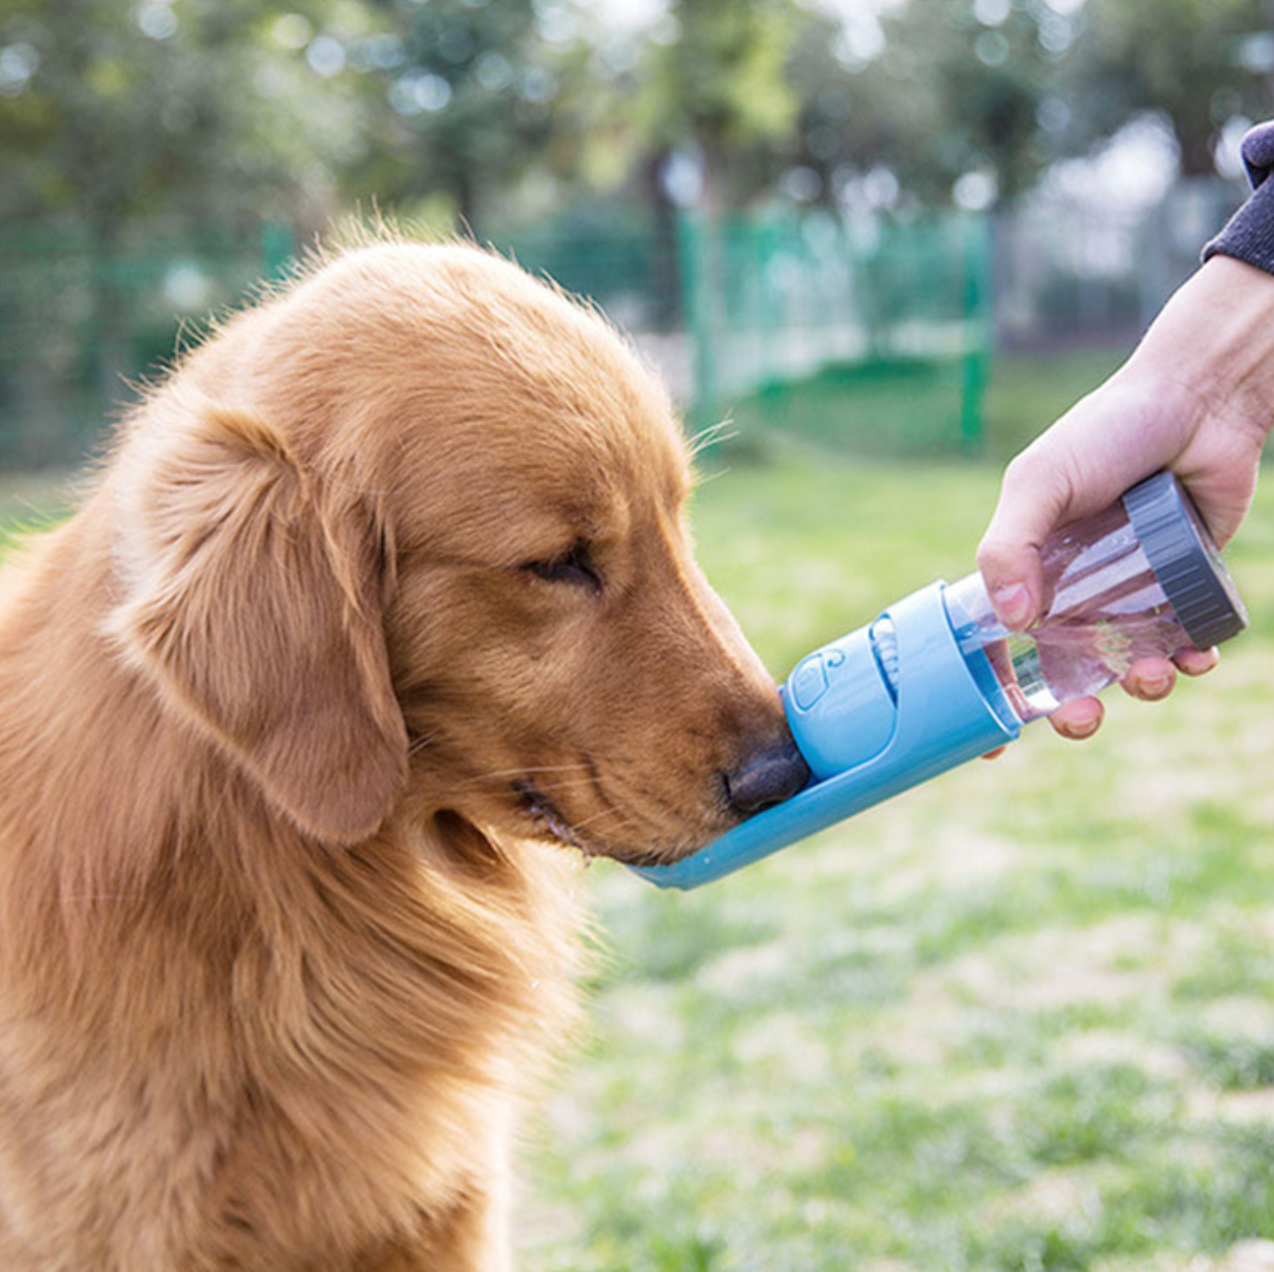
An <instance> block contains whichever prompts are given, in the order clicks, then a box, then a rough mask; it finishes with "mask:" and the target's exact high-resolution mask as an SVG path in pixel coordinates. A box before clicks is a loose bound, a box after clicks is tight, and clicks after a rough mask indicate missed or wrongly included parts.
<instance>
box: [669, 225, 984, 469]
mask: <svg viewBox="0 0 1274 1272" xmlns="http://www.w3.org/2000/svg"><path fill="white" fill-rule="evenodd" d="M681 259H682V265H683V289H684V295H685V310H686V314H687V319H688V327H689V330H690V333H691V336H692V340H693V356H694V383H695V394H694V413H695V415H696V416H697V417H699V418H700V419H702V420H705V421H710V420H711V419H713V418H715V417H717V416H719V415H721V414H722V413H725V412H729V413H731V414H733V415H735V416H736V417H738V418H740V420H741V421H743V422H746V423H749V424H751V423H753V422H754V421H759V422H761V423H762V424H764V425H765V426H766V427H769V428H783V429H794V430H798V431H801V432H804V433H808V434H814V435H816V436H818V437H819V438H820V439H821V440H823V441H825V442H831V443H848V444H851V445H853V446H855V447H857V448H860V449H861V448H868V449H884V450H892V451H898V450H910V449H919V448H924V449H934V448H961V449H971V448H973V447H976V445H977V444H978V442H979V441H980V438H981V432H982V390H983V386H984V384H985V381H986V373H987V366H988V361H989V356H990V347H991V323H990V313H989V304H990V295H991V289H990V260H991V254H990V241H989V235H988V230H987V223H986V221H985V220H984V219H983V218H978V217H970V216H949V217H944V218H939V219H929V220H925V221H917V222H913V223H903V224H899V223H894V222H888V221H882V220H879V219H872V220H870V221H861V222H855V221H848V220H844V219H841V218H838V217H834V216H831V215H823V214H817V213H811V214H807V215H805V216H804V217H801V218H796V217H790V218H774V219H768V220H767V219H755V218H753V219H749V220H735V221H727V222H725V223H723V224H721V225H716V226H714V225H712V224H711V223H709V222H707V221H704V220H702V219H687V220H686V221H684V222H683V225H682V253H681Z"/></svg>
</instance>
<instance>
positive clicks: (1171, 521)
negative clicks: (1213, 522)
mask: <svg viewBox="0 0 1274 1272" xmlns="http://www.w3.org/2000/svg"><path fill="white" fill-rule="evenodd" d="M1124 511H1125V512H1127V514H1128V520H1129V521H1130V522H1131V523H1132V529H1133V533H1134V534H1135V535H1136V536H1137V540H1138V542H1139V543H1140V544H1141V550H1142V551H1143V552H1144V553H1145V554H1146V560H1147V561H1148V562H1149V563H1150V568H1151V569H1152V570H1153V571H1154V572H1155V577H1156V578H1157V579H1158V580H1159V585H1160V586H1161V587H1162V588H1163V590H1164V594H1165V595H1166V596H1167V598H1168V600H1169V602H1170V603H1171V605H1172V608H1173V612H1174V613H1175V614H1176V616H1177V621H1178V622H1179V623H1180V624H1181V626H1182V627H1184V628H1185V631H1186V635H1187V636H1189V637H1190V639H1191V640H1192V641H1193V642H1194V644H1195V647H1196V648H1198V649H1211V648H1212V646H1213V645H1219V644H1220V643H1221V642H1222V641H1223V640H1229V639H1230V637H1231V636H1237V635H1238V634H1239V633H1240V632H1241V631H1242V630H1243V629H1244V628H1245V627H1246V626H1247V622H1248V619H1247V610H1246V609H1245V608H1244V605H1243V600H1242V598H1241V597H1240V596H1239V592H1238V589H1237V588H1236V587H1235V586H1234V580H1233V579H1232V578H1231V577H1230V572H1229V571H1228V570H1227V569H1226V568H1225V562H1224V561H1222V560H1221V553H1220V551H1219V549H1218V548H1217V546H1216V543H1215V542H1214V541H1213V539H1212V535H1211V534H1210V533H1209V532H1208V528H1207V526H1206V525H1204V523H1203V518H1202V517H1201V516H1200V515H1199V510H1198V509H1197V508H1196V507H1195V506H1194V503H1193V501H1192V500H1191V498H1190V496H1189V495H1187V494H1186V492H1185V490H1184V489H1182V486H1181V483H1180V482H1179V481H1178V480H1177V479H1176V477H1175V476H1174V475H1173V474H1172V473H1168V472H1163V473H1156V474H1155V475H1154V476H1153V477H1147V478H1146V480H1145V481H1143V482H1140V483H1139V484H1137V485H1136V486H1134V487H1133V488H1132V489H1131V490H1129V491H1126V492H1125V494H1124Z"/></svg>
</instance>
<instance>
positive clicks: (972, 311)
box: [960, 216, 991, 451]
mask: <svg viewBox="0 0 1274 1272" xmlns="http://www.w3.org/2000/svg"><path fill="white" fill-rule="evenodd" d="M964 249H965V250H964V313H963V315H962V319H963V324H964V350H963V358H962V363H963V366H962V368H961V372H962V374H961V381H960V443H961V446H962V447H963V449H964V450H966V451H976V450H978V449H979V448H980V447H981V445H982V435H983V429H982V395H983V393H984V391H985V389H986V383H987V379H988V378H989V374H990V358H991V333H990V311H989V306H988V299H989V297H990V295H991V278H990V265H991V244H990V237H989V222H988V220H987V218H986V217H985V216H968V217H965V218H964Z"/></svg>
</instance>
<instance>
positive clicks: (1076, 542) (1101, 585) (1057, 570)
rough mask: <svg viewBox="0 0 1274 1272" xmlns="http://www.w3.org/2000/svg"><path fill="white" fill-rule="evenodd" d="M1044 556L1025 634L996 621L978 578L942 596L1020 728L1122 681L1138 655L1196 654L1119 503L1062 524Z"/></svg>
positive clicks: (967, 651) (966, 649) (966, 646)
mask: <svg viewBox="0 0 1274 1272" xmlns="http://www.w3.org/2000/svg"><path fill="white" fill-rule="evenodd" d="M1040 556H1041V559H1042V563H1043V567H1044V598H1043V617H1042V618H1041V619H1040V620H1039V621H1038V622H1037V623H1036V624H1035V625H1034V626H1033V627H1032V628H1031V629H1030V630H1029V631H1026V632H1012V631H1009V630H1008V629H1007V628H1006V627H1004V625H1003V624H1002V623H1001V622H1000V621H999V619H997V618H996V616H995V612H994V610H993V609H992V607H991V601H990V597H989V596H988V595H987V591H986V587H985V585H984V584H983V582H982V576H981V575H980V574H977V573H973V574H970V575H969V576H968V577H967V578H964V579H961V580H960V581H959V582H958V583H954V584H951V585H950V586H948V587H947V588H946V590H945V592H944V598H945V600H946V605H947V614H948V617H949V618H950V620H951V625H952V628H953V629H954V631H955V635H956V639H957V640H958V641H959V644H960V648H961V651H962V652H963V653H964V656H965V658H966V659H972V658H976V657H979V656H984V657H985V658H986V659H987V661H988V662H989V663H990V666H991V669H992V670H993V671H994V673H995V676H996V679H997V680H998V682H999V684H1000V687H1001V689H1002V690H1003V691H1004V695H1005V698H1006V700H1007V702H1008V704H1009V706H1010V707H1011V708H1012V710H1013V712H1014V714H1015V715H1017V717H1018V718H1019V719H1020V720H1022V721H1023V723H1025V722H1026V721H1029V720H1035V719H1038V718H1039V717H1040V716H1042V715H1048V714H1050V713H1051V712H1053V711H1055V710H1056V709H1057V708H1058V707H1059V706H1060V705H1061V704H1062V703H1063V702H1067V701H1069V700H1070V699H1072V698H1080V697H1084V696H1085V695H1088V694H1093V693H1097V692H1098V691H1099V690H1101V689H1104V688H1105V687H1106V686H1107V685H1109V684H1112V683H1113V682H1114V681H1116V680H1122V679H1123V678H1124V676H1126V675H1127V674H1128V671H1129V669H1130V668H1131V666H1132V664H1133V663H1134V662H1136V661H1137V660H1138V659H1139V658H1146V657H1151V656H1156V657H1165V658H1167V657H1171V656H1172V655H1173V654H1175V653H1177V652H1178V651H1180V650H1182V649H1187V648H1193V645H1192V643H1191V640H1190V637H1189V636H1188V635H1187V634H1186V632H1185V629H1184V628H1183V627H1182V626H1181V624H1180V623H1179V622H1178V621H1177V617H1176V615H1175V613H1174V612H1173V609H1172V605H1171V603H1170V602H1169V600H1168V598H1167V596H1166V594H1165V593H1164V590H1163V588H1162V587H1161V586H1160V583H1159V580H1158V579H1157V578H1156V577H1155V573H1154V571H1153V570H1152V569H1151V567H1150V563H1149V561H1148V560H1147V559H1146V555H1145V553H1144V552H1143V551H1142V548H1141V545H1140V543H1139V542H1138V540H1137V537H1136V535H1135V534H1134V533H1133V528H1132V525H1131V524H1130V522H1129V520H1128V514H1127V513H1126V512H1125V511H1124V507H1123V504H1122V502H1120V503H1116V504H1114V505H1112V506H1111V507H1109V508H1107V509H1105V510H1104V511H1103V512H1100V513H1097V514H1095V515H1094V516H1092V517H1086V518H1084V519H1083V520H1081V521H1076V522H1072V523H1071V524H1070V525H1068V526H1064V527H1062V528H1061V529H1060V530H1058V531H1056V532H1055V533H1054V534H1053V535H1051V536H1050V537H1049V538H1048V539H1047V540H1046V541H1045V543H1044V545H1043V547H1042V548H1041V550H1040Z"/></svg>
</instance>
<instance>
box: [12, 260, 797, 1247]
mask: <svg viewBox="0 0 1274 1272" xmlns="http://www.w3.org/2000/svg"><path fill="white" fill-rule="evenodd" d="M687 488H688V462H687V456H686V450H685V446H684V443H683V441H682V439H681V435H680V433H679V430H678V427H677V425H676V422H675V419H674V416H673V413H672V411H671V409H670V407H669V403H668V401H667V399H666V396H665V394H664V392H663V390H662V389H661V387H660V386H659V385H658V384H657V383H656V382H655V381H654V380H652V379H651V378H650V377H649V376H648V375H647V374H646V373H645V371H644V370H643V368H642V367H641V366H640V365H639V363H638V361H637V360H636V358H635V357H634V355H633V354H632V353H631V351H630V350H629V348H628V347H627V346H626V345H625V344H624V342H623V341H622V340H621V339H620V338H619V337H618V336H617V335H616V334H615V333H614V332H613V331H612V330H611V329H610V328H609V327H608V326H607V325H606V324H605V323H604V322H602V321H601V320H600V319H599V318H598V317H596V316H595V315H594V314H592V313H591V312H589V311H587V310H586V309H585V308H583V307H581V306H579V305H578V304H576V303H574V302H572V301H570V300H568V299H567V298H565V297H564V296H562V295H561V294H559V293H557V292H555V291H553V290H552V289H551V288H549V287H547V286H545V285H544V284H541V283H539V282H536V281H535V280H533V279H531V278H529V277H528V276H527V275H526V274H524V273H522V272H521V271H520V270H518V269H517V268H515V267H514V266H512V265H510V264H508V263H507V262H505V261H502V260H500V259H499V258H497V257H494V256H492V255H490V254H487V253H484V252H481V251H479V250H477V249H475V248H471V247H466V246H462V245H434V246H416V245H409V244H403V243H379V244H372V245H365V246H362V247H359V248H356V249H354V250H350V251H347V252H345V253H343V254H339V255H337V256H335V257H333V258H332V259H330V260H328V261H326V262H325V263H323V264H321V265H320V266H319V267H318V268H316V269H314V270H312V271H310V273H309V274H308V276H307V277H305V278H303V279H301V280H299V281H298V282H297V283H295V284H294V285H292V286H290V287H289V288H286V289H284V290H283V291H282V292H281V293H280V294H278V295H276V296H274V297H271V298H267V299H266V300H264V301H263V302H262V303H261V304H259V305H258V306H256V307H254V308H252V309H250V310H248V311H246V312H244V313H242V314H240V315H238V316H236V317H234V318H233V319H232V320H231V321H229V322H228V323H227V324H225V325H224V327H223V328H222V329H221V330H219V331H218V332H217V333H216V334H215V335H214V336H213V337H212V338H211V339H210V340H208V341H207V342H206V343H205V344H204V345H203V346H202V347H201V348H199V349H197V350H196V351H195V352H193V353H192V354H190V355H188V356H187V357H186V358H185V359H184V360H183V362H182V363H181V365H180V366H179V367H177V369H176V370H175V371H174V372H173V373H171V374H170V375H169V376H167V377H166V378H165V380H164V381H163V382H162V383H160V384H159V385H157V386H156V387H155V388H154V389H153V390H152V391H151V392H150V393H149V394H148V396H147V398H146V400H145V401H144V402H143V403H142V404H141V405H140V406H139V407H138V408H137V409H136V411H134V412H133V414H132V415H131V417H130V418H129V419H128V420H126V421H125V424H124V427H123V429H122V430H121V434H120V438H119V441H118V443H117V445H116V447H115V449H114V452H113V453H112V455H111V457H110V460H109V462H108V464H107V465H106V466H105V468H104V471H103V472H102V473H101V475H100V476H99V478H98V479H97V481H96V483H95V486H94V488H93V490H92V492H91V494H90V495H89V496H88V498H87V499H86V501H85V502H84V505H83V507H82V508H81V510H80V511H79V513H78V514H77V515H76V516H75V517H74V518H73V519H72V520H70V521H69V522H68V523H66V524H65V525H63V526H62V527H61V528H59V529H57V530H56V531H54V532H53V533H51V534H48V535H45V536H41V537H40V538H38V539H35V540H33V541H32V542H31V543H30V544H28V545H27V547H26V548H25V549H24V551H23V552H22V553H21V554H20V555H19V557H18V559H16V560H15V561H14V562H12V563H11V564H10V565H9V566H8V567H7V569H6V573H5V575H4V578H3V587H2V588H0V597H2V598H3V599H2V600H0V1268H3V1269H5V1272H29V1270H34V1269H40V1272H205V1270H207V1272H211V1270H213V1269H220V1270H224V1269H243V1270H258V1269H259V1270H261V1272H300V1270H302V1269H313V1270H315V1272H317V1270H319V1269H322V1270H323V1272H347V1270H348V1272H353V1270H354V1269H359V1270H360V1272H362V1270H366V1272H371V1270H373V1269H376V1270H381V1272H389V1270H390V1269H400V1270H402V1272H406V1270H408V1269H419V1270H422V1272H423V1270H425V1269H428V1270H429V1272H450V1270H452V1269H455V1270H462V1269H479V1268H480V1269H484V1272H485V1270H492V1269H500V1268H504V1267H506V1266H507V1259H508V1249H507V1240H506V1236H505V1233H504V1231H503V1227H504V1217H505V1191H506V1186H507V1162H506V1157H507V1155H508V1150H509V1144H510V1132H511V1127H512V1125H513V1122H514V1119H515V1117H516V1114H517V1111H518V1105H519V1103H520V1102H521V1101H522V1100H523V1098H524V1096H525V1093H526V1090H527V1086H528V1080H529V1078H530V1077H532V1076H533V1075H534V1074H535V1073H536V1072H537V1071H538V1070H540V1069H541V1068H542V1059H543V1057H544V1056H545V1055H546V1054H547V1053H548V1051H549V1049H550V1047H551V1045H552V1044H553V1042H554V1041H555V1040H556V1039H558V1038H559V1037H560V1035H561V1033H562V1031H563V1028H564V1025H565V1024H566V1022H567V1021H568V1020H569V1017H570V1014H571V991H570V981H571V971H572V967H573V964H574V961H575V941H574V936H573V933H574V931H575V929H576V915H575V912H574V906H573V903H572V899H571V891H572V880H571V877H570V876H571V875H572V874H573V858H574V857H575V854H573V853H571V852H566V851H563V847H562V845H563V842H565V843H566V844H570V845H573V846H574V847H576V848H582V849H583V850H584V851H586V852H589V853H604V854H608V855H611V856H615V857H618V858H620V859H626V860H637V859H645V860H659V859H671V858H673V857H675V856H677V855H680V854H682V853H684V852H686V851H688V850H690V849H692V848H693V847H695V846H698V845H699V844H701V843H703V842H705V841H706V840H707V839H709V838H711V837H712V836H714V835H715V834H718V833H720V832H721V831H722V830H724V829H726V828H728V827H729V826H730V825H732V824H734V823H735V822H736V821H737V820H738V816H739V814H738V813H737V812H736V811H733V810H732V809H731V807H730V806H729V803H728V801H727V800H726V799H725V798H724V797H723V795H722V784H721V774H722V773H725V772H728V771H729V770H731V768H732V767H734V766H737V765H738V764H739V763H740V762H741V761H742V759H744V758H745V757H746V754H747V753H748V750H749V748H755V747H756V746H757V745H758V744H759V742H761V741H764V740H766V739H772V738H773V737H775V736H776V735H777V734H778V733H779V732H781V730H782V713H781V709H780V707H779V703H778V700H777V697H776V695H775V693H774V688H773V685H772V683H771V682H770V680H769V678H768V677H767V676H766V675H765V673H764V671H763V669H762V668H761V666H760V665H759V663H758V662H757V660H756V658H755V656H754V655H753V654H752V653H751V651H750V650H749V649H748V647H747V645H746V643H745V642H744V640H743V638H742V637H741V635H740V634H739V631H738V629H737V627H736V626H735V625H734V623H733V621H732V620H731V618H730V617H729V615H728V613H727V612H726V611H725V610H724V608H723V607H722V606H721V604H720V602H719V601H718V600H717V599H716V597H715V596H714V595H713V593H712V592H711V590H710V589H709V588H708V586H707V584H706V583H705V581H704V580H703V578H702V576H701V575H700V573H699V572H698V570H697V568H696V567H695V565H694V563H693V561H692V559H691V556H690V552H689V547H688V542H687V538H686V531H685V526H684V522H683V511H682V505H683V502H684V500H685V497H686V492H687Z"/></svg>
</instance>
